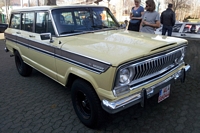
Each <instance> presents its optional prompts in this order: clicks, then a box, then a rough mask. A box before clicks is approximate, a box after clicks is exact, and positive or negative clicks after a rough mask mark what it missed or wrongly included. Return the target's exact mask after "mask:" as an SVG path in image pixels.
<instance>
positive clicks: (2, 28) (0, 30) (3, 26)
mask: <svg viewBox="0 0 200 133" xmlns="http://www.w3.org/2000/svg"><path fill="white" fill-rule="evenodd" d="M7 28H8V24H0V33H4V31H5V30H6V29H7Z"/></svg>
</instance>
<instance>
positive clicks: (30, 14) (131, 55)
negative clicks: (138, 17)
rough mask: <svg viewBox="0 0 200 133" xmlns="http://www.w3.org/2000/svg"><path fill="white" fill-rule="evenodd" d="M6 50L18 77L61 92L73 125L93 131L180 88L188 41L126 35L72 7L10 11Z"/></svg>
mask: <svg viewBox="0 0 200 133" xmlns="http://www.w3.org/2000/svg"><path fill="white" fill-rule="evenodd" d="M5 39H6V47H5V51H9V52H10V53H11V55H14V57H15V64H16V68H17V70H18V72H19V74H20V75H22V76H30V74H31V71H32V68H34V69H36V70H38V71H40V72H42V73H43V74H45V75H47V76H48V77H50V78H52V79H53V80H55V81H57V82H58V83H60V84H62V85H63V86H65V87H69V88H71V100H72V103H73V107H74V110H75V112H76V114H77V116H78V118H79V119H80V121H81V122H82V123H83V124H85V125H86V126H88V127H91V128H93V127H96V126H98V124H99V123H100V122H102V120H103V115H104V113H105V112H108V113H111V114H113V113H117V112H119V111H122V110H124V109H126V108H128V107H130V106H133V105H135V104H138V103H140V104H141V105H142V106H144V103H145V101H146V100H148V99H149V98H150V97H152V96H154V95H155V94H159V95H158V102H161V101H162V100H164V99H165V98H167V97H168V96H169V94H170V89H171V88H170V85H171V84H172V83H173V82H174V81H175V80H177V79H181V81H184V79H185V75H186V72H187V71H188V70H189V69H190V66H189V65H186V64H185V62H184V57H185V49H186V47H187V41H186V40H184V39H180V38H174V37H166V36H161V35H153V34H145V33H139V32H133V31H127V30H126V29H123V28H121V27H120V25H119V23H118V22H117V20H116V19H115V17H114V16H113V14H112V13H111V12H110V10H109V9H108V8H106V7H103V6H94V5H73V6H45V7H42V6H40V7H30V8H23V9H17V10H13V11H12V12H11V17H10V23H9V26H8V28H7V29H6V31H5Z"/></svg>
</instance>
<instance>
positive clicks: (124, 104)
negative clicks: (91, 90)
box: [101, 65, 190, 114]
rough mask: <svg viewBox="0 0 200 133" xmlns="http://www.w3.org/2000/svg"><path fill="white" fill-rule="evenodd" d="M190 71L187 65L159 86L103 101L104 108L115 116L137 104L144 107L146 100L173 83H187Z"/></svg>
mask: <svg viewBox="0 0 200 133" xmlns="http://www.w3.org/2000/svg"><path fill="white" fill-rule="evenodd" d="M189 69H190V65H185V66H184V68H182V69H181V70H179V71H178V72H176V73H175V74H173V75H171V76H170V77H168V78H167V79H165V80H163V81H162V82H160V83H159V84H156V85H154V86H151V87H149V88H144V89H142V91H140V92H138V93H135V94H132V95H130V96H128V97H125V98H123V99H120V100H117V101H112V102H109V101H107V100H102V104H101V105H102V108H103V109H104V110H105V111H107V112H108V113H111V114H114V113H117V112H120V111H122V110H124V109H126V108H128V107H131V106H133V105H135V104H137V103H141V106H142V107H144V105H145V100H146V99H148V98H150V97H152V96H154V95H155V94H157V93H158V92H159V91H160V89H161V88H163V87H166V86H167V85H169V84H171V83H173V82H174V81H175V80H177V79H181V81H182V82H184V81H185V76H186V72H187V71H188V70H189Z"/></svg>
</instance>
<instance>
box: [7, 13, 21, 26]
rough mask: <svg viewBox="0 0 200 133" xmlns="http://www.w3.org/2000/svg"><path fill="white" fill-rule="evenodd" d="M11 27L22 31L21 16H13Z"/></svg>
mask: <svg viewBox="0 0 200 133" xmlns="http://www.w3.org/2000/svg"><path fill="white" fill-rule="evenodd" d="M9 27H10V28H14V29H20V14H12V16H11V21H10V26H9Z"/></svg>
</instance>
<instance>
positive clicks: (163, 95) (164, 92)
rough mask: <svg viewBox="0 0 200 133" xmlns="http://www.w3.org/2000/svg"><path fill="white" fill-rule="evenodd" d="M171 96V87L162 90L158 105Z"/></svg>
mask: <svg viewBox="0 0 200 133" xmlns="http://www.w3.org/2000/svg"><path fill="white" fill-rule="evenodd" d="M169 94H170V85H168V86H166V87H165V88H162V89H160V92H159V96H158V103H159V102H161V101H163V100H165V99H166V98H168V97H169Z"/></svg>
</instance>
